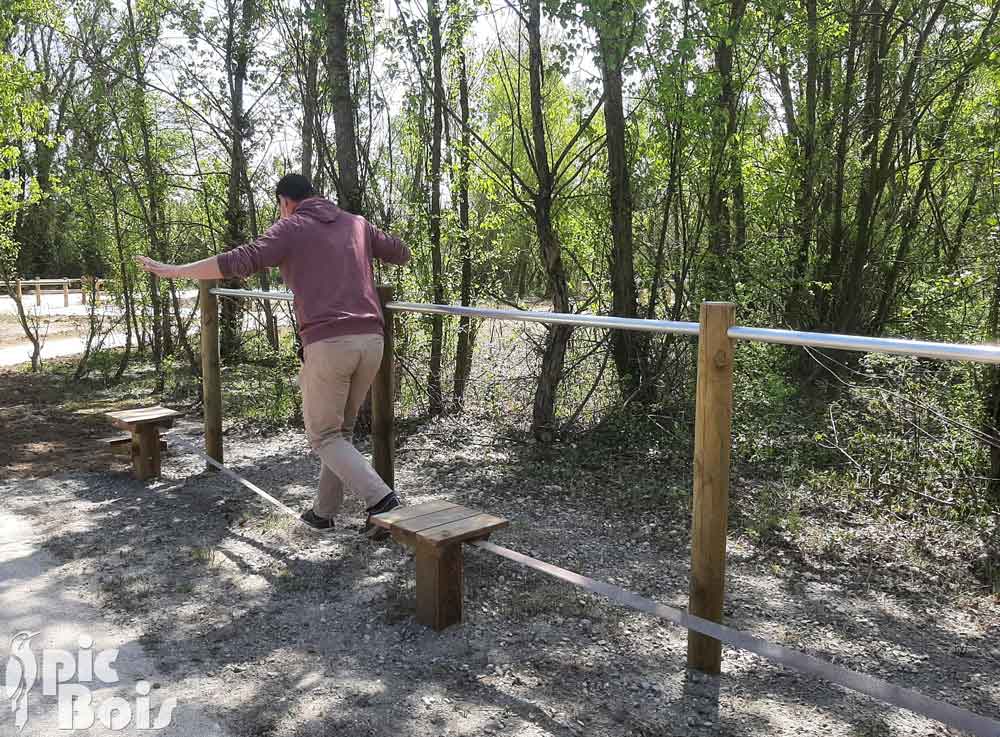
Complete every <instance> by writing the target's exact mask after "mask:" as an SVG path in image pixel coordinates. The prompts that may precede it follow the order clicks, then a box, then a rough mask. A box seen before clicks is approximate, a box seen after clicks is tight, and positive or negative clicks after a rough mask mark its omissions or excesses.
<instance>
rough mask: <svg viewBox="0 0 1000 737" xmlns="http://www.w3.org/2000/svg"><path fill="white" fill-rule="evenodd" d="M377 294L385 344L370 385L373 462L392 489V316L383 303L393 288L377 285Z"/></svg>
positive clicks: (390, 299)
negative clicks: (380, 361) (380, 303)
mask: <svg viewBox="0 0 1000 737" xmlns="http://www.w3.org/2000/svg"><path fill="white" fill-rule="evenodd" d="M378 296H379V300H380V301H381V302H382V314H383V315H384V316H385V347H384V348H383V349H382V365H381V366H379V369H378V374H376V376H375V382H374V383H373V384H372V465H373V466H374V467H375V471H376V472H377V473H378V475H379V476H381V477H382V480H383V481H384V482H385V483H386V485H387V486H388V487H389V488H390V489H391V488H394V487H395V485H396V472H395V462H394V456H395V452H396V451H395V445H396V429H395V411H394V408H393V401H394V399H395V382H394V381H393V375H392V373H393V363H394V360H393V333H394V322H395V316H394V315H393V313H392V312H390V311H389V310H386V309H385V305H386V303H387V302H391V301H392V296H393V292H392V287H379V289H378Z"/></svg>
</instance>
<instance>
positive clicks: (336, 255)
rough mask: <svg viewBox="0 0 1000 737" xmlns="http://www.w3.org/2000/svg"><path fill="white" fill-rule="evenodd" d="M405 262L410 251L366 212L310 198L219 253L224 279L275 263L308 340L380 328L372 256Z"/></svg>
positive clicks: (373, 330) (304, 335)
mask: <svg viewBox="0 0 1000 737" xmlns="http://www.w3.org/2000/svg"><path fill="white" fill-rule="evenodd" d="M373 258H378V259H380V260H382V261H386V262H388V263H390V264H399V265H400V266H402V265H403V264H405V263H406V262H407V261H409V260H410V249H409V248H407V247H406V246H405V245H404V244H403V242H402V241H400V240H399V239H398V238H393V237H392V236H388V235H386V234H385V233H383V232H382V231H381V230H379V229H378V228H376V227H375V226H374V225H372V224H371V223H369V222H368V221H367V220H365V219H364V218H363V217H361V216H360V215H352V214H351V213H349V212H345V211H344V210H341V209H340V208H339V207H337V206H336V205H334V204H333V203H332V202H330V201H329V200H327V199H324V198H322V197H310V198H308V199H305V200H303V201H302V202H300V203H299V206H298V208H297V209H296V210H295V213H294V214H293V215H292V216H291V217H288V218H284V219H282V220H279V221H278V222H276V223H275V224H274V225H272V226H271V227H270V228H269V229H268V231H267V232H266V233H264V235H262V236H260V237H259V238H257V240H255V241H254V242H253V243H248V244H247V245H245V246H240V247H239V248H234V249H233V250H232V251H227V252H225V253H222V254H220V255H219V270H220V271H221V272H222V274H223V276H225V277H234V276H238V277H247V276H250V275H251V274H254V273H256V272H258V271H262V270H263V269H265V268H267V267H269V266H277V267H278V268H279V269H280V270H281V278H282V279H284V280H285V284H287V285H288V287H289V288H290V289H291V290H292V293H293V294H294V295H295V301H294V305H295V316H296V318H297V320H298V323H299V335H300V336H302V344H303V345H308V344H309V343H315V342H316V341H318V340H324V339H326V338H333V337H336V336H339V335H362V334H367V333H375V334H381V333H382V328H383V325H384V323H383V321H382V309H381V307H380V306H379V299H378V294H377V293H376V291H375V280H374V275H373V273H372V259H373Z"/></svg>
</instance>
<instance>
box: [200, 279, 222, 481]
mask: <svg viewBox="0 0 1000 737" xmlns="http://www.w3.org/2000/svg"><path fill="white" fill-rule="evenodd" d="M215 287H216V282H215V281H214V280H210V279H206V280H203V281H201V282H200V283H199V284H198V289H199V291H200V292H201V296H200V298H199V303H200V305H201V388H202V398H203V400H204V409H205V453H207V454H208V455H209V456H210V457H212V458H214V459H215V460H217V461H218V462H219V463H222V462H223V460H222V375H221V371H220V368H219V300H218V298H217V297H216V296H215V295H214V294H212V293H211V291H210V290H212V289H214V288H215ZM208 469H209V470H214V467H213V466H211V465H209V466H208Z"/></svg>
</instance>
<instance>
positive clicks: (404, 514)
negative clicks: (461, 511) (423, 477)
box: [372, 501, 458, 529]
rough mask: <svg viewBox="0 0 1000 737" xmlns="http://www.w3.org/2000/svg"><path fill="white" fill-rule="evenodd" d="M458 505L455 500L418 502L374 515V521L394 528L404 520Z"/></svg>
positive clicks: (382, 525) (381, 525)
mask: <svg viewBox="0 0 1000 737" xmlns="http://www.w3.org/2000/svg"><path fill="white" fill-rule="evenodd" d="M457 506H458V505H457V504H454V503H453V502H445V501H436V502H427V503H426V504H417V505H416V506H413V507H398V508H396V509H394V510H392V511H391V512H386V513H385V514H376V515H375V516H374V517H372V522H373V523H374V524H376V525H378V526H379V527H385V528H386V529H392V526H393V525H395V524H398V523H399V522H402V521H403V520H407V519H412V518H413V517H420V516H423V515H426V514H431V513H432V512H440V511H442V510H444V509H450V508H451V507H457Z"/></svg>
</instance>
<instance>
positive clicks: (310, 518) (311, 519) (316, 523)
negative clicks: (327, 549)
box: [299, 509, 333, 532]
mask: <svg viewBox="0 0 1000 737" xmlns="http://www.w3.org/2000/svg"><path fill="white" fill-rule="evenodd" d="M299 519H300V520H302V521H303V522H305V523H306V524H307V525H309V526H310V527H311V528H313V529H314V530H316V531H317V532H333V520H332V519H330V518H328V517H320V516H319V515H318V514H316V513H315V512H314V511H312V510H311V509H309V510H307V511H305V512H303V513H302V514H301V515H300V516H299Z"/></svg>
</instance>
